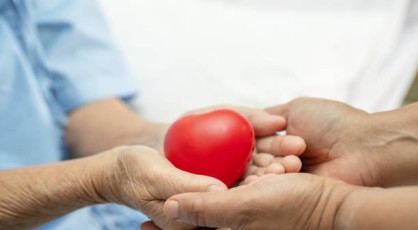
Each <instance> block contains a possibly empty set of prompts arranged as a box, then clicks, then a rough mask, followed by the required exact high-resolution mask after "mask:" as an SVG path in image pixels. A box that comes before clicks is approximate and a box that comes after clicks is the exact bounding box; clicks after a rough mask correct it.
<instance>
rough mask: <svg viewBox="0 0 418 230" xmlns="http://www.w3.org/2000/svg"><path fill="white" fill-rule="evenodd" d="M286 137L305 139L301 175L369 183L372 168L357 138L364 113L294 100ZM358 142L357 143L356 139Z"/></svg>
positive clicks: (333, 104)
mask: <svg viewBox="0 0 418 230" xmlns="http://www.w3.org/2000/svg"><path fill="white" fill-rule="evenodd" d="M286 113H287V114H286V116H287V117H288V125H287V129H286V130H287V133H288V134H290V135H297V136H300V137H302V138H303V139H305V141H306V143H307V149H306V151H305V152H304V153H303V155H302V156H301V159H302V163H303V171H305V172H309V173H314V174H317V175H321V176H328V177H333V178H337V179H340V180H343V181H345V182H347V183H351V184H356V185H367V184H368V183H369V181H370V180H371V179H370V177H371V175H370V173H369V172H370V169H369V167H372V165H370V164H369V162H368V161H367V160H366V159H365V158H364V154H363V152H362V149H360V148H358V146H359V145H360V143H359V141H361V140H359V139H358V138H357V136H358V135H357V133H358V132H361V129H362V128H363V124H362V123H361V121H363V118H364V116H367V114H365V113H364V112H361V111H359V110H356V109H354V108H352V107H349V106H347V105H344V104H341V103H337V102H331V101H326V100H318V99H297V100H294V101H292V102H290V103H289V104H288V107H287V110H286ZM356 138H357V139H356Z"/></svg>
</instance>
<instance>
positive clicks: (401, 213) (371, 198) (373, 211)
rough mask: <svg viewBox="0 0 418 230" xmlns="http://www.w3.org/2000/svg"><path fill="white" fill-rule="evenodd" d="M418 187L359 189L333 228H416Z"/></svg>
mask: <svg viewBox="0 0 418 230" xmlns="http://www.w3.org/2000/svg"><path fill="white" fill-rule="evenodd" d="M417 194H418V187H403V188H390V189H377V188H367V189H357V190H355V191H354V192H352V193H351V194H350V195H349V196H348V197H347V198H346V199H345V201H344V202H343V205H342V206H341V207H340V209H339V211H338V213H337V215H336V219H335V225H334V229H339V230H351V229H381V230H385V229H388V230H389V229H390V230H391V229H413V228H416V226H418V218H417V217H416V214H417V213H418V195H417Z"/></svg>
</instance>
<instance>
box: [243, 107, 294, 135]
mask: <svg viewBox="0 0 418 230" xmlns="http://www.w3.org/2000/svg"><path fill="white" fill-rule="evenodd" d="M246 116H247V119H248V121H249V122H250V123H251V124H252V125H253V128H254V132H255V135H256V136H257V137H264V136H268V135H273V134H275V133H276V132H278V131H280V130H283V129H284V128H285V127H286V119H285V118H284V117H282V116H274V115H270V114H268V113H267V112H265V111H263V110H252V111H249V112H247V115H246Z"/></svg>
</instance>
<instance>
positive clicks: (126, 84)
mask: <svg viewBox="0 0 418 230" xmlns="http://www.w3.org/2000/svg"><path fill="white" fill-rule="evenodd" d="M34 7H35V15H34V16H35V18H36V28H37V31H38V34H39V39H40V42H41V46H42V48H43V50H44V54H45V60H46V68H47V71H48V74H49V76H50V78H51V83H52V90H53V93H54V96H55V98H56V99H57V100H58V103H59V104H60V105H61V106H62V108H63V109H64V110H65V111H67V112H69V111H71V110H73V109H75V108H77V107H78V106H81V105H83V104H86V103H90V102H94V101H96V100H100V99H106V98H114V97H118V98H122V99H129V98H131V97H133V96H134V95H135V93H136V90H137V89H136V85H137V84H136V82H135V81H134V79H133V78H132V77H131V75H130V73H129V71H128V68H127V66H126V63H125V62H124V60H123V58H122V55H121V53H120V52H119V51H118V50H117V48H116V47H115V44H114V42H113V40H112V38H111V33H110V31H109V28H108V27H107V25H106V21H105V20H104V17H103V15H102V13H101V11H100V7H99V5H98V4H97V2H96V1H95V0H53V1H51V0H35V6H34Z"/></svg>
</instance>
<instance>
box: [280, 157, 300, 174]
mask: <svg viewBox="0 0 418 230" xmlns="http://www.w3.org/2000/svg"><path fill="white" fill-rule="evenodd" d="M280 163H281V165H283V166H284V168H285V170H286V173H297V172H300V170H301V169H302V161H301V160H300V158H299V157H297V156H292V155H291V156H286V157H284V158H283V159H282V160H281V162H280Z"/></svg>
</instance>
